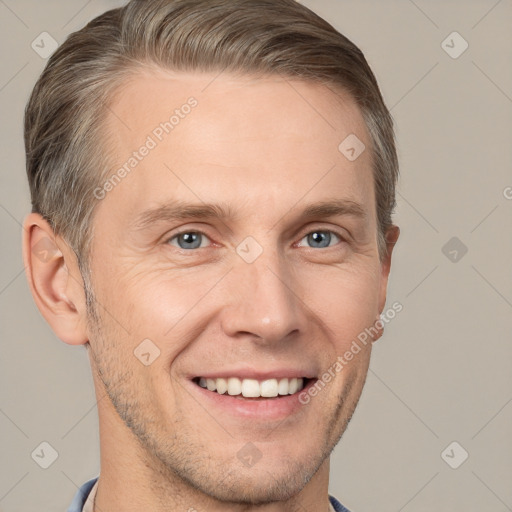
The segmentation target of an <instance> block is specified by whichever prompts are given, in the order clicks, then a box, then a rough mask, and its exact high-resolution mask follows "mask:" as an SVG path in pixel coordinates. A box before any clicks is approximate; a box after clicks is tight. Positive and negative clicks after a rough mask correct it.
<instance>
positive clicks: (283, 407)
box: [189, 379, 315, 421]
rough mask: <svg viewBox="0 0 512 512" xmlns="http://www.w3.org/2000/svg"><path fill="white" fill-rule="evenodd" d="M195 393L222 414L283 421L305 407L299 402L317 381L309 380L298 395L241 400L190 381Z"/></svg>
mask: <svg viewBox="0 0 512 512" xmlns="http://www.w3.org/2000/svg"><path fill="white" fill-rule="evenodd" d="M189 382H190V384H191V386H192V388H193V389H194V392H195V393H196V394H197V395H199V397H200V398H201V400H203V401H206V402H207V403H209V404H212V405H213V406H215V407H216V408H218V409H220V410H221V411H222V412H226V413H228V414H231V415H234V416H238V417H242V418H248V419H253V420H263V421H268V420H282V419H284V418H286V417H288V416H290V415H292V414H295V413H297V412H298V411H299V410H300V409H301V408H304V405H303V404H302V403H301V402H300V401H299V396H300V394H301V393H304V392H305V391H306V392H307V390H308V389H309V388H310V387H311V386H313V385H314V383H315V379H311V380H309V382H308V384H307V385H306V386H305V387H304V388H303V389H302V390H301V391H299V392H298V393H295V394H293V395H284V396H279V397H275V398H260V399H255V398H240V396H241V395H238V397H235V396H231V395H228V394H227V393H226V394H224V395H220V394H219V393H217V392H215V391H209V390H208V389H205V388H202V387H201V386H199V385H198V384H196V383H195V382H192V381H189Z"/></svg>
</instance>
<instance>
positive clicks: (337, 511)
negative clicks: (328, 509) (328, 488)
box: [329, 495, 350, 512]
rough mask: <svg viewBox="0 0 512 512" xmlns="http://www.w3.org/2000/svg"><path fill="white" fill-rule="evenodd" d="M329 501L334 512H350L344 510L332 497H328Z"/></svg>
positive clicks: (346, 509)
mask: <svg viewBox="0 0 512 512" xmlns="http://www.w3.org/2000/svg"><path fill="white" fill-rule="evenodd" d="M329 501H330V502H331V505H332V508H333V509H334V510H335V512H350V510H349V509H348V508H345V507H344V506H343V505H342V504H341V503H340V502H339V501H338V500H337V499H336V498H335V497H334V496H331V495H329Z"/></svg>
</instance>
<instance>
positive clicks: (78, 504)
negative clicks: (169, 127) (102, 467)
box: [67, 477, 98, 512]
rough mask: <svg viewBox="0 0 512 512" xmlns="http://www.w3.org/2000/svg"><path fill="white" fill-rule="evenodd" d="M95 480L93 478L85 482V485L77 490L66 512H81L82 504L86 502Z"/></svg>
mask: <svg viewBox="0 0 512 512" xmlns="http://www.w3.org/2000/svg"><path fill="white" fill-rule="evenodd" d="M97 480H98V477H96V478H93V479H91V480H89V481H87V482H85V484H83V485H82V486H81V487H80V488H79V489H78V491H77V492H76V494H75V496H74V498H73V501H72V502H71V505H70V506H69V508H68V510H67V512H82V510H83V507H84V504H85V502H86V501H87V497H88V496H89V493H90V492H91V489H92V488H93V487H94V484H95V483H96V481H97Z"/></svg>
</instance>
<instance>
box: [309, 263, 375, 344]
mask: <svg viewBox="0 0 512 512" xmlns="http://www.w3.org/2000/svg"><path fill="white" fill-rule="evenodd" d="M310 280H311V283H314V282H315V276H311V277H310ZM319 282H321V283H322V286H319ZM306 290H308V291H307V294H306V296H305V302H306V303H307V304H308V305H309V306H311V307H312V309H313V310H314V311H318V312H319V317H320V318H321V320H322V322H323V323H325V324H326V325H327V326H328V327H329V328H330V329H331V335H332V334H333V333H334V335H335V336H336V338H337V339H339V340H340V342H341V341H349V342H350V341H351V340H352V338H353V337H354V336H357V335H358V334H359V333H360V332H361V331H363V330H364V329H365V328H366V327H368V326H369V325H371V324H373V322H374V321H375V318H376V316H377V314H378V298H379V281H378V278H377V275H376V273H375V272H373V271H371V270H370V269H368V270H366V271H361V270H358V271H357V272H350V271H349V270H345V269H337V270H334V271H332V272H329V273H328V274H327V275H326V276H324V278H323V279H322V280H321V281H318V280H317V281H316V286H307V287H306ZM349 338H350V339H349Z"/></svg>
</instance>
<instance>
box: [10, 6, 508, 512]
mask: <svg viewBox="0 0 512 512" xmlns="http://www.w3.org/2000/svg"><path fill="white" fill-rule="evenodd" d="M303 3H304V4H306V5H308V6H309V7H310V8H312V9H313V10H315V11H316V12H317V13H319V14H320V15H321V16H323V17H324V18H326V19H327V20H328V21H329V22H331V23H332V24H333V25H334V26H335V27H336V28H337V29H338V30H340V31H341V32H342V33H343V34H345V35H346V36H347V37H349V38H350V39H351V40H353V41H354V42H355V43H356V44H357V45H358V46H359V47H360V48H361V49H362V50H363V52H364V53H365V55H366V57H367V59H368V61H369V63H370V65H371V66H372V68H373V70H374V72H375V74H376V76H377V79H378V81H379V84H380V86H381V89H382V93H383V95H384V98H385V101H386V103H387V104H388V106H389V108H390V109H391V112H392V115H393V117H394V119H395V122H396V132H397V137H398V149H399V157H400V166H401V178H400V183H399V187H398V195H397V199H398V207H397V210H396V215H395V222H396V223H397V224H398V225H399V226H400V228H401V236H400V239H399V243H398V245H397V246H396V248H395V252H394V260H393V267H392V271H391V276H390V284H389V291H388V305H391V304H393V302H395V301H399V302H400V303H401V304H402V305H403V310H402V311H401V312H400V313H399V314H398V315H397V316H396V317H395V318H394V319H393V321H392V322H390V323H389V324H387V325H386V328H385V333H384V336H383V338H381V339H380V340H379V341H378V343H377V344H376V345H375V350H374V353H373V356H372V361H371V366H370V371H369V374H368V378H367V383H366V387H365V389H364V391H363V395H362V398H361V401H360V403H359V406H358V409H357V411H356V413H355V415H354V417H353V419H352V422H351V423H350V425H349V427H348V429H347V431H346V433H345V434H344V436H343V438H342V440H341V442H340V444H339V445H338V446H337V448H336V449H335V452H334V453H333V456H332V459H331V460H332V463H331V482H330V492H331V494H334V495H335V496H336V497H338V499H339V500H340V501H342V502H343V503H344V504H345V505H346V506H347V507H349V508H350V509H351V510H353V512H363V511H373V512H375V511H377V510H378V511H379V512H398V511H405V512H409V511H410V512H412V511H415V512H423V511H431V510H436V511H437V512H452V511H462V510H464V511H465V512H476V511H482V510H485V511H486V512H501V511H505V510H512V486H511V482H512V440H511V432H512V403H511V402H512V372H511V360H512V343H511V321H512V283H511V281H512V279H511V267H512V265H511V264H512V199H511V198H512V188H510V187H512V171H511V169H512V166H511V164H512V150H511V147H512V144H511V133H512V65H511V63H512V30H511V27H512V1H511V0H501V1H496V0H472V1H461V0H459V1H455V0H452V1H446V0H445V1H441V0H436V1H427V0H415V2H413V1H410V0H390V1H376V0H304V1H303ZM118 5H121V2H118V1H107V0H89V1H86V0H65V1H64V0H46V1H44V2H41V1H35V0H33V1H29V0H17V1H14V0H0V28H1V30H0V44H1V47H2V65H1V69H0V109H1V114H0V115H1V120H2V121H1V128H0V129H1V134H0V144H1V146H0V157H1V160H0V162H1V172H0V180H1V185H0V225H1V241H2V242H1V252H0V258H1V261H0V315H1V317H0V319H1V324H0V326H1V345H0V351H1V353H0V385H1V388H0V392H1V395H0V432H1V437H0V461H1V468H0V510H1V511H3V512H21V511H23V512H36V511H41V510H45V511H50V510H52V511H53V510H55V511H57V510H60V511H63V510H66V509H67V507H68V505H69V503H70V501H71V499H72V497H73V495H74V494H75V492H76V490H77V487H78V486H79V485H81V484H82V483H83V482H85V481H86V480H88V479H90V478H92V477H94V476H96V475H97V473H98V471H99V451H98V446H99V438H98V419H97V413H96V405H95V397H94V392H93V385H92V378H91V375H90V370H89V363H88V359H87V357H86V353H85V349H84V348H83V347H70V346H67V345H66V344H64V343H62V342H61V341H59V340H58V339H57V338H56V336H55V335H54V334H53V332H52V331H51V329H50V328H49V327H48V325H47V324H46V322H45V321H44V319H43V318H42V316H41V315H40V313H39V311H38V310H37V308H36V306H35V304H34V302H33V300H32V297H31V295H30V293H29V289H28V286H27V282H26V278H25V273H24V268H23V263H22V259H21V222H22V220H23V218H24V216H25V215H26V214H27V213H28V212H29V210H30V199H29V191H28V184H27V180H26V176H25V162H24V150H23V136H22V118H23V110H24V107H25V104H26V102H27V99H28V96H29V93H30V91H31V89H32V87H33V85H34V83H35V81H36V78H37V77H38V75H39V74H40V73H41V71H42V69H43V67H44V65H45V62H46V60H45V58H43V57H41V56H40V55H39V54H38V53H36V51H34V50H33V49H32V46H31V44H32V42H33V41H34V40H36V41H37V38H38V37H40V34H41V33H42V32H47V33H48V34H50V35H51V37H52V38H54V39H55V40H56V41H57V42H58V43H61V42H62V41H63V40H64V39H65V37H66V36H67V35H68V34H69V33H70V32H72V31H74V30H76V29H78V28H81V27H82V26H83V25H84V24H85V23H86V22H87V21H89V20H90V19H92V18H93V17H95V16H96V15H98V14H99V13H101V12H103V11H104V10H106V9H108V8H112V7H116V6H118ZM453 32H457V34H453ZM466 44H467V45H468V47H467V48H466V49H465V51H463V52H462V50H463V49H464V48H465V46H466ZM461 52H462V53H461ZM304 435H305V436H306V435H308V433H307V432H304ZM42 442H47V443H49V444H50V445H51V446H52V447H53V449H55V450H56V452H57V453H58V457H57V459H56V460H55V462H54V463H53V464H52V465H51V466H50V467H49V468H48V469H43V468H41V467H40V466H39V465H38V464H37V463H36V462H35V461H34V459H33V458H32V456H31V454H32V453H33V452H34V450H35V449H36V448H38V447H39V446H40V444H41V443H42ZM454 443H456V444H454ZM466 453H467V455H468V457H467V459H466V460H465V461H464V462H462V461H463V459H464V458H465V457H466ZM452 466H455V467H456V468H454V467H452ZM457 466H458V467H457Z"/></svg>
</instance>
